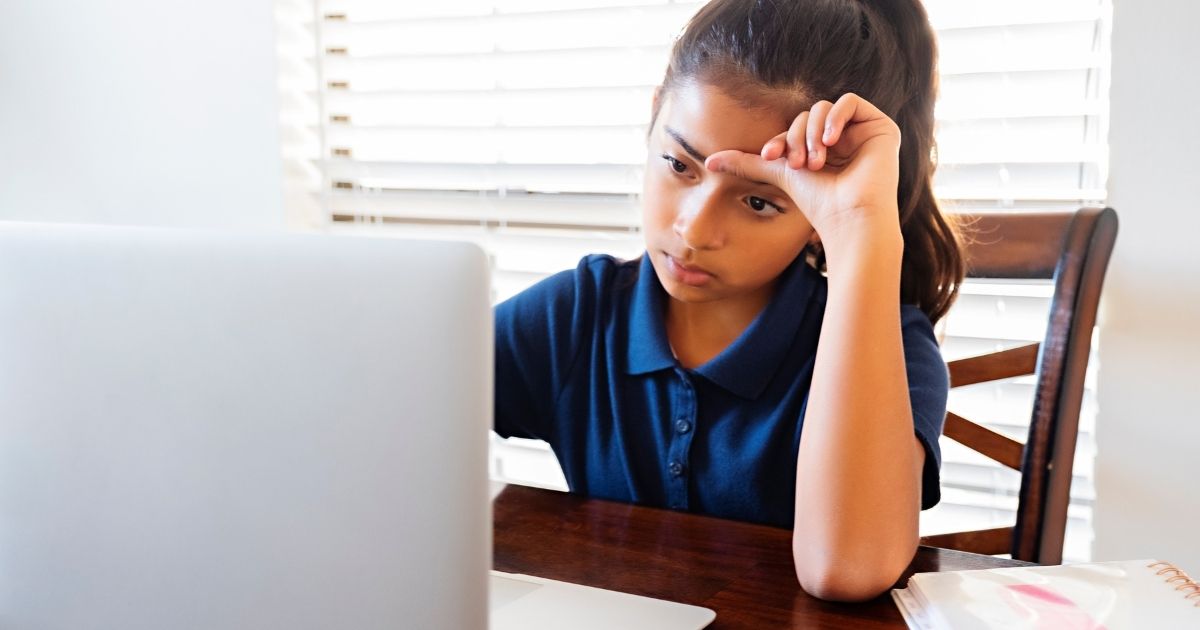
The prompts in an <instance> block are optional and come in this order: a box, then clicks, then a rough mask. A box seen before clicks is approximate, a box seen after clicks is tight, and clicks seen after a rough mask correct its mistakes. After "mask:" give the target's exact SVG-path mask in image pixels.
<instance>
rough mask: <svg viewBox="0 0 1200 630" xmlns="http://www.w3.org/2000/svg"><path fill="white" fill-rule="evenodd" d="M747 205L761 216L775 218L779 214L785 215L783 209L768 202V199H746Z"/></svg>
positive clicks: (751, 197)
mask: <svg viewBox="0 0 1200 630" xmlns="http://www.w3.org/2000/svg"><path fill="white" fill-rule="evenodd" d="M746 205H748V206H750V209H751V210H753V211H754V213H755V214H757V215H759V216H774V215H777V214H783V209H782V208H780V207H779V206H777V205H775V204H773V203H771V202H770V201H767V200H766V199H763V198H762V197H754V196H750V197H746Z"/></svg>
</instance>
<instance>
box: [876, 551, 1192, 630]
mask: <svg viewBox="0 0 1200 630" xmlns="http://www.w3.org/2000/svg"><path fill="white" fill-rule="evenodd" d="M892 597H893V599H895V600H896V605H897V606H898V607H899V608H900V612H901V614H902V615H904V620H905V621H906V622H907V623H908V627H909V628H913V629H914V630H943V629H958V628H969V629H972V630H974V629H976V628H1005V629H1006V630H1007V629H1018V628H1037V629H1043V628H1046V629H1049V628H1053V629H1056V630H1057V629H1063V630H1070V629H1075V628H1078V629H1080V630H1083V629H1087V630H1123V629H1127V628H1128V629H1137V630H1141V629H1143V628H1200V585H1197V583H1196V582H1194V581H1193V580H1192V579H1191V578H1189V577H1188V576H1187V574H1186V573H1184V572H1183V571H1182V570H1180V569H1178V568H1176V567H1175V566H1174V565H1172V564H1170V563H1167V562H1161V561H1157V560H1128V561H1123V562H1094V563H1089V564H1074V565H1062V566H1035V567H1012V568H1004V569H987V570H981V571H947V572H944V573H918V574H916V575H914V576H912V578H910V579H909V581H908V588H904V589H895V590H893V591H892Z"/></svg>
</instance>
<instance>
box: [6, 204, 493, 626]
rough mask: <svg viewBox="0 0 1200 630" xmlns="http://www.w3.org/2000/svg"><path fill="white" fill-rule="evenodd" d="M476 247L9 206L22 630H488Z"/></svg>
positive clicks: (486, 411) (11, 604)
mask: <svg viewBox="0 0 1200 630" xmlns="http://www.w3.org/2000/svg"><path fill="white" fill-rule="evenodd" d="M490 318H491V314H490V309H489V306H488V288H487V269H486V259H485V257H484V255H483V253H482V252H481V251H480V250H479V249H478V248H477V247H475V246H472V245H467V244H453V243H428V242H406V241H397V240H391V239H362V238H354V237H330V236H316V235H283V234H248V233H236V234H231V233H217V232H193V231H172V230H158V229H135V228H113V227H49V226H36V225H27V224H0V627H4V628H25V627H34V628H47V629H49V628H63V629H66V628H71V629H76V628H122V629H141V628H156V629H157V628H180V629H183V628H206V629H207V628H398V627H408V628H476V627H483V626H484V625H485V623H486V618H487V609H486V590H485V589H486V579H487V577H486V575H487V568H488V567H489V566H490V563H491V558H490V549H491V547H490V527H491V524H490V522H491V521H490V511H489V510H490V508H489V504H488V501H487V468H486V461H487V455H486V449H487V430H488V428H489V427H490V426H491V410H492V403H491V384H492V379H491V370H492V358H491V356H492V355H491V352H492V350H491V349H492V339H491V335H492V332H491V319H490Z"/></svg>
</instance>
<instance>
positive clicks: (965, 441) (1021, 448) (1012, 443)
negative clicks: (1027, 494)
mask: <svg viewBox="0 0 1200 630" xmlns="http://www.w3.org/2000/svg"><path fill="white" fill-rule="evenodd" d="M942 433H943V434H945V436H946V437H948V438H950V439H952V440H954V441H955V442H958V443H959V444H962V445H963V446H966V447H967V448H970V449H971V450H973V451H977V452H978V453H979V454H981V455H984V456H985V457H990V458H991V459H994V460H996V461H998V462H1000V463H1001V464H1004V465H1005V466H1008V467H1009V468H1012V469H1013V470H1021V460H1022V459H1023V458H1024V456H1025V445H1024V444H1022V443H1020V442H1018V441H1016V440H1014V439H1012V438H1010V437H1008V436H1007V435H1002V434H1000V433H996V432H995V431H993V430H991V429H989V428H987V427H984V426H980V425H978V424H976V423H974V422H971V421H970V420H967V419H966V418H963V417H962V416H960V415H958V414H956V413H953V412H949V413H947V414H946V428H945V429H944V430H943V431H942Z"/></svg>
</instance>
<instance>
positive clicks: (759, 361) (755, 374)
mask: <svg viewBox="0 0 1200 630" xmlns="http://www.w3.org/2000/svg"><path fill="white" fill-rule="evenodd" d="M820 280H821V275H820V273H819V272H817V270H815V269H813V268H812V267H810V266H809V265H808V264H807V263H806V262H805V261H804V256H799V257H797V258H796V260H795V261H793V262H792V264H791V265H789V266H788V267H787V269H785V270H784V272H783V273H782V274H781V275H780V277H779V284H778V286H777V287H776V289H775V295H774V296H773V297H772V298H771V301H770V302H768V303H767V306H766V308H764V309H763V311H762V312H761V313H759V314H758V317H756V318H755V319H754V321H753V322H751V324H750V326H749V327H747V328H746V330H745V331H744V332H742V334H741V336H739V337H738V338H737V339H736V340H734V342H733V343H732V344H730V345H729V347H727V348H725V350H723V351H722V352H721V354H719V355H717V356H716V357H714V358H713V359H712V360H710V361H708V362H707V363H705V364H704V365H701V366H700V367H698V368H696V370H695V372H696V373H697V374H699V375H701V376H703V377H704V378H705V379H707V380H709V381H711V382H713V383H715V384H716V385H718V386H720V387H722V388H724V389H726V390H728V391H729V392H731V393H733V394H734V395H737V396H740V397H742V398H746V399H755V398H758V396H759V395H760V394H762V392H763V390H765V389H766V388H767V385H768V384H769V383H770V382H771V379H772V378H773V377H774V376H775V374H776V373H777V372H778V371H779V367H780V365H781V364H782V363H783V360H784V358H785V357H786V356H787V353H788V352H790V351H791V347H792V341H793V340H794V339H795V337H796V333H797V331H798V330H799V328H800V325H801V323H802V322H804V321H805V311H806V310H807V306H808V304H809V303H810V301H811V298H812V296H813V291H814V289H815V288H816V286H817V285H818V284H819V282H820ZM665 299H666V292H665V291H664V290H663V288H662V285H661V284H660V283H659V282H658V276H657V275H656V274H655V273H654V266H653V265H651V264H650V256H649V254H646V255H644V256H642V264H641V268H640V269H639V271H638V279H637V284H636V285H635V287H634V292H633V297H632V299H631V300H630V309H631V311H632V312H631V314H630V318H629V325H630V332H629V341H630V347H629V354H628V355H627V365H626V371H627V372H628V373H629V374H645V373H649V372H653V371H656V370H662V369H668V368H673V367H675V366H676V361H675V356H674V355H673V354H672V352H671V346H670V343H669V342H668V341H667V331H666V321H665V317H664V312H665V311H664V305H665Z"/></svg>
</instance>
